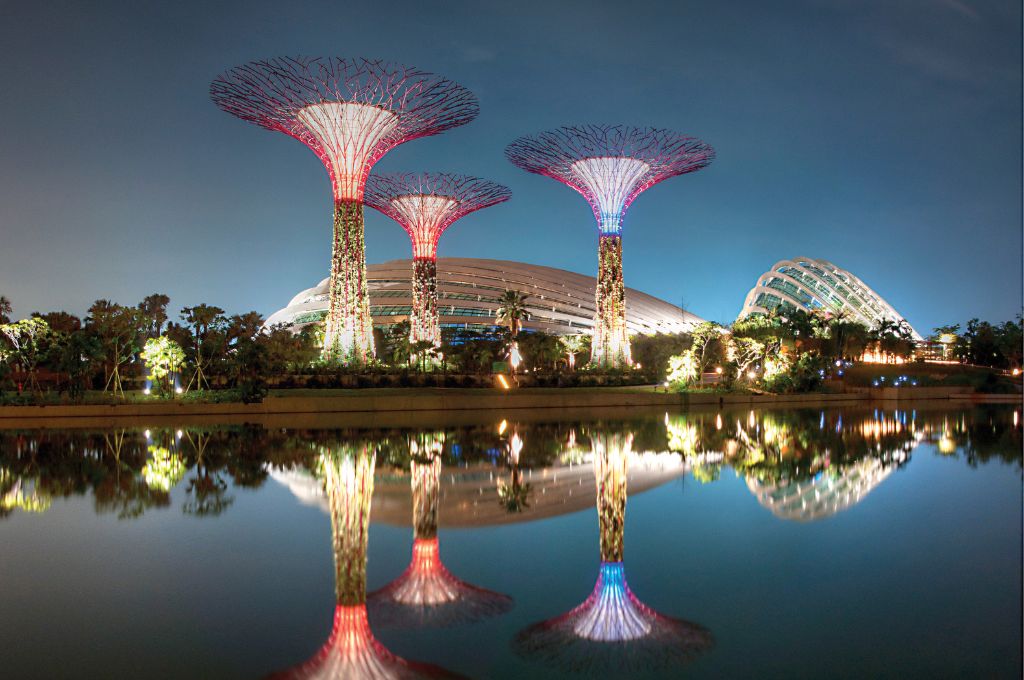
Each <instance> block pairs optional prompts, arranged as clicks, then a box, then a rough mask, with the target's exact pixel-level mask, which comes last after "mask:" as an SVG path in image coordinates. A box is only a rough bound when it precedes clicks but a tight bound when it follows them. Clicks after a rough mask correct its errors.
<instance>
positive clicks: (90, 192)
mask: <svg viewBox="0 0 1024 680" xmlns="http://www.w3.org/2000/svg"><path fill="white" fill-rule="evenodd" d="M0 52H2V54H3V64H4V68H3V69H2V70H0V93H2V94H0V121H2V129H3V133H2V134H0V294H2V295H5V296H7V297H9V298H10V299H11V300H12V302H13V303H14V308H15V315H16V316H23V315H27V314H28V313H29V312H31V311H35V310H39V311H49V310H57V309H65V310H67V311H70V312H73V313H76V314H83V313H84V312H85V310H86V308H87V307H88V306H89V304H90V303H91V302H92V301H93V300H95V299H97V298H109V299H113V300H116V301H119V302H122V303H129V304H134V303H137V302H138V301H139V300H141V299H142V298H143V297H144V296H145V295H147V294H149V293H153V292H165V293H167V294H169V295H170V296H171V298H172V307H173V308H174V309H175V310H177V309H178V308H180V307H181V306H183V305H191V304H197V303H201V302H205V303H210V304H216V305H219V306H221V307H223V308H224V309H226V310H227V311H228V312H229V313H237V312H244V311H247V310H250V309H254V310H257V311H259V312H261V313H263V314H265V315H266V314H270V313H271V312H273V311H275V310H276V309H278V308H280V307H282V306H283V305H285V304H286V303H287V302H288V300H289V299H290V298H291V297H292V296H293V295H294V294H295V293H296V292H298V291H299V290H301V289H303V288H307V287H309V286H312V285H315V284H316V283H317V282H318V281H319V280H320V279H321V278H323V277H324V276H326V275H327V273H328V268H329V259H330V243H331V210H332V204H331V195H330V187H329V182H328V179H327V174H326V172H325V171H324V169H323V167H322V166H321V165H320V163H319V162H318V160H317V159H316V157H315V156H314V155H313V154H312V153H311V152H310V151H309V150H308V149H306V148H305V147H304V146H302V145H301V144H300V143H298V142H296V141H295V140H293V139H291V138H288V137H286V136H284V135H282V134H277V133H271V132H267V131H265V130H262V129H260V128H257V127H255V126H253V125H249V124H247V123H244V122H242V121H240V120H238V119H236V118H233V117H232V116H229V115H227V114H225V113H224V112H223V111H221V110H219V109H218V108H217V107H216V106H215V105H214V104H213V103H212V102H211V101H210V99H209V96H208V87H209V83H210V81H211V79H213V78H214V77H215V76H217V75H218V74H219V73H221V72H223V71H224V70H225V69H227V68H229V67H232V66H236V65H238V64H241V63H243V62H245V61H248V60H251V59H258V58H264V57H271V56H278V55H296V54H306V55H338V56H366V57H373V58H382V59H388V60H393V61H399V62H404V63H408V64H413V65H416V66H418V67H420V68H422V69H424V70H428V71H434V72H437V73H440V74H443V75H445V76H447V77H449V78H451V79H453V80H455V81H457V82H459V83H461V84H463V85H465V86H466V87H468V88H470V89H471V90H473V91H474V92H475V93H476V94H477V96H478V97H479V99H480V106H481V114H480V116H479V118H478V119H477V120H476V121H474V122H472V123H470V124H469V125H466V126H463V127H460V128H456V129H454V130H451V131H450V132H447V133H445V134H443V135H439V136H436V137H430V138H426V139H421V140H417V141H414V142H410V143H407V144H404V145H402V146H400V147H398V148H397V149H395V150H393V151H392V152H390V153H389V154H388V155H387V156H386V157H385V158H384V159H383V160H382V161H381V162H380V163H379V164H378V165H377V166H376V167H377V170H379V171H399V170H401V171H420V170H436V171H450V172H460V173H467V174H473V175H477V176H480V177H485V178H488V179H493V180H495V181H498V182H500V183H503V184H506V185H508V186H509V187H511V189H512V191H513V194H514V195H513V198H512V200H511V201H510V202H509V203H506V204H504V205H500V206H497V207H494V208H489V209H487V210H484V211H481V212H479V213H476V214H474V215H471V216H469V217H467V218H465V219H464V220H463V221H461V222H459V223H457V224H456V225H455V226H454V227H452V228H451V229H450V230H449V231H448V233H446V234H445V235H444V237H443V238H442V241H441V247H440V253H439V254H440V255H441V256H442V257H443V256H461V257H485V258H499V259H511V260H522V261H526V262H532V263H536V264H544V265H549V266H553V267H560V268H564V269H568V270H572V271H577V272H583V273H587V274H593V273H594V272H595V271H596V264H597V262H596V259H597V257H596V241H597V236H596V228H595V224H594V220H593V216H592V214H591V211H590V208H589V207H588V206H587V204H586V203H585V202H584V200H583V199H582V198H581V197H580V196H579V195H578V194H576V193H575V192H574V191H572V190H571V189H569V188H567V187H565V186H563V185H561V184H558V183H557V182H555V181H553V180H551V179H548V178H546V177H540V176H537V175H531V174H528V173H526V172H523V171H522V170H519V169H518V168H515V167H514V166H512V165H510V164H509V163H508V162H507V161H506V160H505V159H504V156H503V150H504V147H505V145H506V144H507V143H508V142H510V141H511V140H513V139H514V138H516V137H518V136H520V135H523V134H530V133H534V132H538V131H542V130H545V129H548V128H552V127H557V126H559V125H563V124H574V123H583V122H609V123H624V124H629V125H637V126H655V127H663V128H670V129H674V130H678V131H680V132H684V133H687V134H691V135H694V136H696V137H700V138H701V139H703V140H705V141H707V142H709V143H710V144H712V145H713V146H714V147H715V149H716V151H717V159H716V160H715V162H714V163H713V164H712V165H711V166H710V167H708V168H706V169H705V170H702V171H700V172H697V173H694V174H691V175H686V176H682V177H677V178H673V179H670V180H667V181H665V182H664V183H662V184H660V185H657V186H655V187H653V188H651V189H649V190H648V191H647V192H645V193H644V194H643V195H641V196H640V197H639V198H638V199H637V200H636V202H635V203H634V204H633V206H632V208H631V209H630V211H629V213H628V214H627V216H626V220H625V227H624V252H625V277H626V284H627V286H630V287H632V288H638V289H640V290H643V291H646V292H648V293H651V294H653V295H657V296H659V297H661V298H664V299H665V300H668V301H671V302H674V303H676V304H678V303H679V302H680V301H681V300H682V301H685V305H686V307H687V308H688V309H690V310H691V311H692V312H694V313H695V314H698V315H699V316H702V317H705V318H707V319H712V320H716V321H721V322H729V321H731V320H732V319H733V318H734V317H735V316H736V314H737V312H738V311H739V309H740V307H741V305H742V302H743V298H744V296H745V295H746V293H747V291H748V290H749V289H750V287H751V286H752V285H753V284H754V282H755V280H756V279H757V277H758V275H760V274H761V273H763V272H764V271H766V270H767V269H768V268H769V267H770V266H771V265H772V264H773V263H774V262H775V261H777V260H780V259H783V258H792V257H797V256H808V257H817V258H825V259H828V260H831V261H833V262H835V263H836V264H838V265H839V266H841V267H844V268H846V269H849V270H850V271H852V272H854V273H855V274H856V275H857V276H859V277H860V278H861V279H863V280H864V281H865V282H866V283H867V284H868V285H869V286H871V287H873V288H874V289H875V290H876V291H878V292H879V293H880V294H881V295H882V296H883V297H885V298H886V300H887V301H888V302H889V303H890V304H892V305H893V306H894V307H895V308H896V309H897V310H898V311H899V312H900V313H902V314H903V315H904V316H906V317H907V319H908V320H909V321H910V322H911V324H913V325H914V326H915V327H916V328H917V329H918V330H919V331H921V332H923V333H927V332H928V331H930V330H931V328H932V327H933V326H936V325H939V324H943V323H950V322H963V321H965V320H966V319H968V318H970V317H972V316H978V317H981V318H983V319H989V320H992V321H1001V320H1005V319H1009V318H1012V317H1013V316H1014V315H1016V314H1017V313H1018V312H1019V311H1020V309H1021V288H1022V272H1021V267H1022V242H1021V235H1022V230H1021V183H1022V181H1021V180H1022V178H1021V6H1020V2H1019V1H1017V0H1007V1H995V0H992V1H989V0H793V1H790V2H771V1H766V0H751V1H749V2H746V1H743V2H741V1H738V0H737V1H722V2H695V1H683V0H678V1H674V2H660V3H659V2H644V1H642V0H638V1H634V2H588V1H584V0H579V1H576V0H571V1H560V0H544V1H543V2H534V1H533V0H520V1H517V2H486V1H484V2H481V1H472V2H469V1H467V2H461V1H453V2H427V1H424V0H420V1H415V2H405V1H402V0H393V1H391V2H386V3H383V2H382V3H375V2H360V3H355V2H345V1H343V0H333V1H331V2H302V1H296V2H281V1H280V0H277V1H276V2H266V1H265V0H250V1H248V2H189V1H187V0H186V1H180V2H129V1H125V2H108V1H105V0H92V1H90V2H81V1H67V0H48V1H47V2H34V3H33V2H4V3H2V4H0ZM366 240H367V259H368V261H369V262H381V261H385V260H389V259H394V258H401V257H409V253H410V248H409V243H408V239H407V237H406V235H405V233H404V232H403V231H402V230H401V229H400V228H399V227H398V226H397V225H396V224H394V223H393V222H390V221H389V220H388V219H387V218H385V217H383V216H381V215H380V214H377V213H375V212H373V211H371V210H368V211H367V218H366Z"/></svg>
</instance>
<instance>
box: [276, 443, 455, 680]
mask: <svg viewBox="0 0 1024 680" xmlns="http://www.w3.org/2000/svg"><path fill="white" fill-rule="evenodd" d="M375 465H376V443H375V442H373V441H372V440H365V441H360V440H348V441H339V442H336V443H332V444H329V445H324V446H321V447H320V455H319V457H318V461H317V466H318V468H319V472H320V475H321V476H322V478H323V481H324V486H325V488H326V491H327V502H328V506H329V507H330V512H331V532H332V534H333V536H334V573H335V582H334V583H335V586H334V588H335V597H336V604H335V608H334V626H333V628H332V629H331V635H330V637H329V638H328V639H327V642H325V643H324V645H323V646H322V647H321V648H320V650H319V651H318V652H317V653H316V654H315V655H314V656H313V657H312V658H311V659H309V660H308V661H306V662H305V663H302V664H300V665H298V666H295V667H294V668H291V669H289V670H286V671H284V672H282V673H279V674H276V675H274V676H272V677H276V678H292V679H295V680H298V679H300V678H302V679H305V678H325V679H328V678H329V679H332V680H342V679H343V678H344V679H346V680H347V679H349V678H367V679H370V678H373V679H379V678H434V677H442V678H443V677H456V676H454V675H452V674H450V673H448V672H446V671H444V670H443V669H440V668H437V667H434V666H429V665H426V664H417V663H412V662H409V661H406V660H405V659H401V658H399V657H397V656H395V655H394V654H393V653H391V652H390V651H389V650H388V649H387V648H386V647H385V646H384V645H382V644H381V643H380V642H379V641H378V640H377V639H376V638H375V637H374V635H373V631H371V630H370V623H369V619H368V617H367V614H366V545H367V539H368V536H369V530H370V505H371V500H372V498H373V472H374V467H375Z"/></svg>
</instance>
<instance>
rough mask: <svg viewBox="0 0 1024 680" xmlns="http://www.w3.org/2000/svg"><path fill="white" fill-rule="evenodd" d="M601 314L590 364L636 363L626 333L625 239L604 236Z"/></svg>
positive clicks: (599, 291) (601, 242) (600, 247)
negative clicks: (623, 255) (623, 268)
mask: <svg viewBox="0 0 1024 680" xmlns="http://www.w3.org/2000/svg"><path fill="white" fill-rule="evenodd" d="M596 297H597V300H596V301H597V314H596V315H595V317H594V341H593V348H592V350H591V356H590V363H591V364H592V365H594V366H599V367H601V368H625V367H627V366H630V365H631V364H632V360H631V358H630V351H629V335H628V334H627V332H626V289H625V286H624V284H623V282H622V236H621V235H620V234H601V236H600V237H599V240H598V255H597V293H596Z"/></svg>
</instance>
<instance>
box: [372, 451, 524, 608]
mask: <svg viewBox="0 0 1024 680" xmlns="http://www.w3.org/2000/svg"><path fill="white" fill-rule="evenodd" d="M443 447H444V433H443V432H438V433H421V434H419V435H417V436H416V437H415V438H413V439H411V440H410V442H409V449H410V453H411V454H412V462H411V463H410V472H411V485H412V499H413V504H412V505H413V518H412V519H413V522H412V523H413V548H412V562H411V563H410V564H409V567H408V568H407V569H406V570H405V571H404V572H403V573H402V575H401V576H399V577H398V578H397V579H395V580H394V581H392V582H391V583H389V584H388V585H386V586H384V587H383V588H381V589H380V590H378V591H376V592H374V593H371V594H370V595H369V597H368V601H369V607H370V611H371V613H372V614H373V617H374V620H375V621H380V622H382V624H383V625H402V624H405V625H408V624H415V625H421V626H448V625H456V624H463V623H470V622H473V621H479V620H481V619H484V618H488V617H491V616H498V615H500V614H504V613H505V612H507V611H508V610H509V609H511V607H512V598H510V597H508V596H507V595H502V594H501V593H496V592H493V591H490V590H486V589H484V588H478V587H476V586H474V585H471V584H469V583H466V582H465V581H461V580H459V579H458V578H456V577H455V576H453V575H452V573H451V572H450V571H448V569H447V568H446V567H445V566H444V564H443V563H442V562H441V555H440V544H439V542H438V538H437V509H438V500H439V497H440V491H441V453H442V450H443Z"/></svg>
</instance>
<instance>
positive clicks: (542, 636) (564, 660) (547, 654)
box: [514, 430, 712, 672]
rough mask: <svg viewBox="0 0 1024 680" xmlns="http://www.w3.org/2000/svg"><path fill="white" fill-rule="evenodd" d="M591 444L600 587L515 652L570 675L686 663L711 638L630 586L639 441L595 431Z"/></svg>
mask: <svg viewBox="0 0 1024 680" xmlns="http://www.w3.org/2000/svg"><path fill="white" fill-rule="evenodd" d="M591 440H592V442H593V461H594V476H595V479H596V484H597V515H598V524H599V527H600V546H601V564H600V568H599V571H598V577H597V583H596V585H595V586H594V590H593V592H591V594H590V597H588V598H587V599H586V600H585V601H584V602H583V604H581V605H580V606H578V607H576V608H575V609H573V610H571V611H569V612H568V613H566V614H563V615H562V616H559V617H556V618H554V619H549V620H547V621H543V622H541V623H538V624H535V625H533V626H530V627H529V628H527V629H526V630H524V631H522V632H521V633H519V635H518V636H516V639H515V643H514V645H515V648H516V651H517V652H519V653H520V654H523V655H528V656H536V657H539V658H541V659H543V660H544V661H545V662H548V663H550V664H552V665H555V666H557V667H559V668H561V669H563V670H568V671H594V672H596V671H602V670H609V669H612V668H616V669H620V670H636V669H638V668H641V667H656V666H661V665H664V664H667V663H672V662H681V661H686V660H688V659H690V658H691V657H693V656H694V655H696V654H697V653H698V652H701V651H703V650H705V649H707V648H709V647H710V646H711V645H712V637H711V634H710V633H709V632H708V631H707V630H706V629H705V628H703V627H701V626H699V625H696V624H693V623H690V622H688V621H682V620H679V619H674V618H670V617H667V616H663V615H661V614H659V613H658V612H656V611H654V610H653V609H651V608H650V607H648V606H646V605H645V604H643V603H642V602H640V600H639V599H637V597H636V596H635V595H634V594H633V592H632V591H631V590H630V589H629V585H628V584H627V583H626V576H625V568H624V565H623V538H624V534H625V522H624V521H625V513H626V477H627V470H628V466H629V457H630V450H631V448H632V443H633V435H632V434H622V433H617V432H606V431H601V430H595V431H594V432H593V433H592V435H591Z"/></svg>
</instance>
